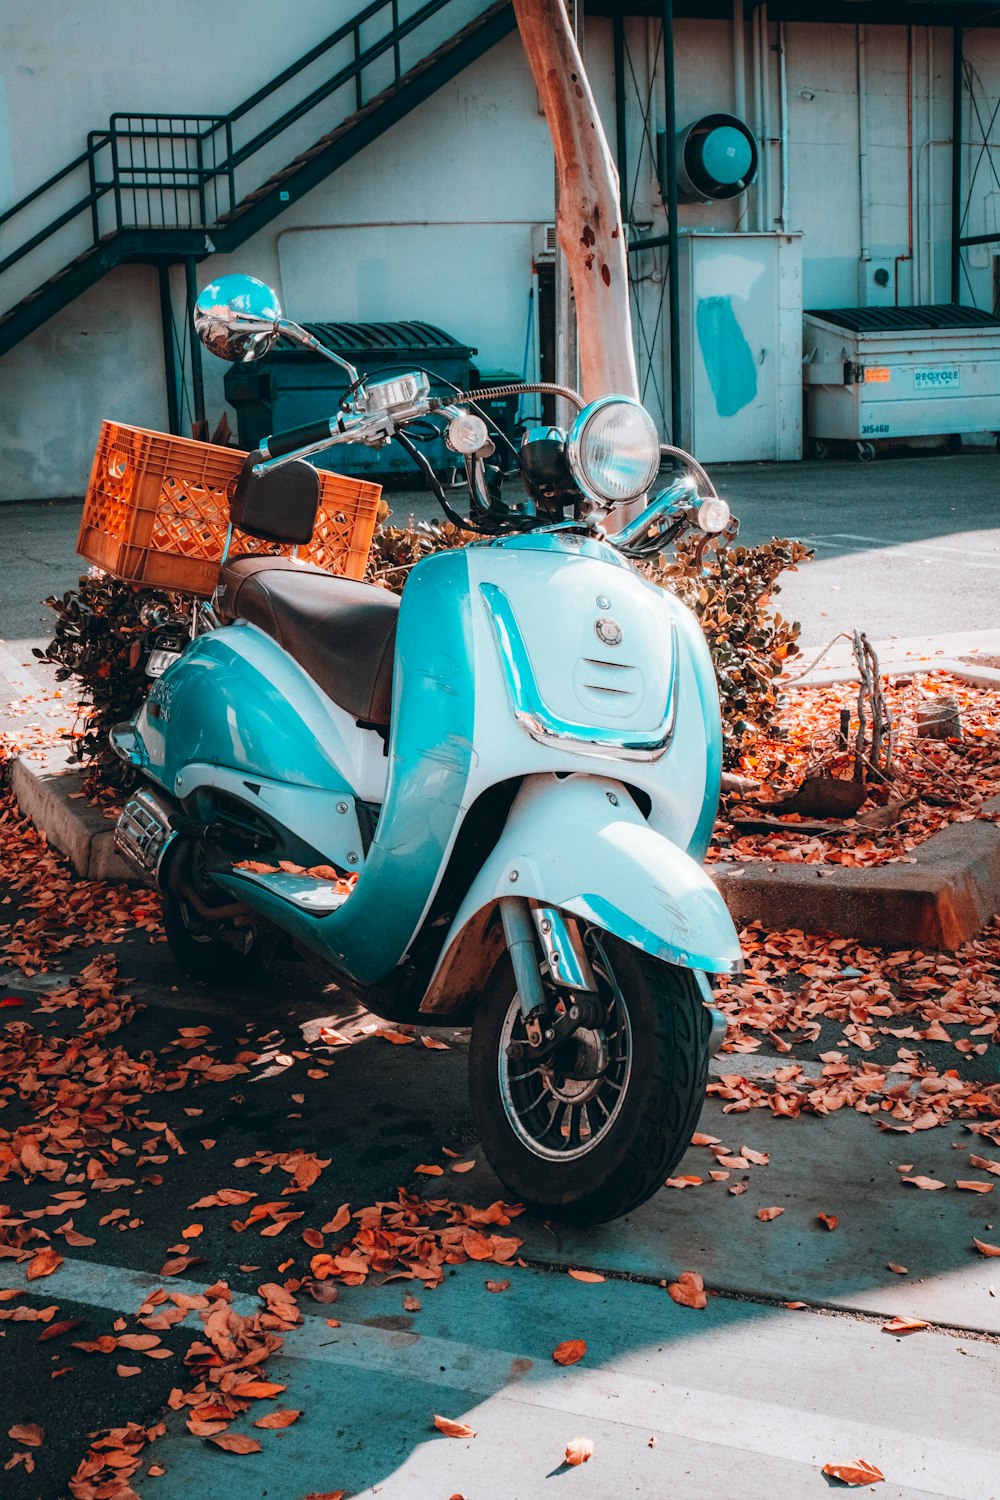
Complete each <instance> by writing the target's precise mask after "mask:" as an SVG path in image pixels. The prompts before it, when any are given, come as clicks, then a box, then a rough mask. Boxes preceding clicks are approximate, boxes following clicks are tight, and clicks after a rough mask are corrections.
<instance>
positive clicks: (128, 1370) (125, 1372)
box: [115, 1365, 142, 1380]
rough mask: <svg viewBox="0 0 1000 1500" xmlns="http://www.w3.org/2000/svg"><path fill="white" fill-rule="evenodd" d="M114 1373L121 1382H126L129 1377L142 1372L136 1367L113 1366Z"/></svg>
mask: <svg viewBox="0 0 1000 1500" xmlns="http://www.w3.org/2000/svg"><path fill="white" fill-rule="evenodd" d="M115 1373H116V1374H118V1375H120V1376H121V1377H122V1379H123V1380H127V1379H128V1378H129V1376H130V1375H139V1374H141V1373H142V1372H141V1370H140V1369H139V1366H138V1365H115Z"/></svg>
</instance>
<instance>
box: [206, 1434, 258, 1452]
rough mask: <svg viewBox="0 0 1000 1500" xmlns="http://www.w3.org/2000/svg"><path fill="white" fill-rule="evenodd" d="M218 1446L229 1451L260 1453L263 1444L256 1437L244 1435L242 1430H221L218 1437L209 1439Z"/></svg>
mask: <svg viewBox="0 0 1000 1500" xmlns="http://www.w3.org/2000/svg"><path fill="white" fill-rule="evenodd" d="M208 1441H209V1442H210V1443H214V1444H215V1446H216V1447H217V1448H223V1449H224V1450H225V1451H226V1452H227V1453H260V1452H261V1446H260V1444H259V1443H258V1441H257V1439H256V1438H252V1437H244V1435H243V1433H242V1432H220V1433H218V1435H217V1436H216V1437H210V1438H209V1439H208Z"/></svg>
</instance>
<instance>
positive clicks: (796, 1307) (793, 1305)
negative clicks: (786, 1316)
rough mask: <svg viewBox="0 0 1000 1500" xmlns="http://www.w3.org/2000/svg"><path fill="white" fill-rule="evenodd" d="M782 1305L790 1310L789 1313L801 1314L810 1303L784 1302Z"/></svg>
mask: <svg viewBox="0 0 1000 1500" xmlns="http://www.w3.org/2000/svg"><path fill="white" fill-rule="evenodd" d="M781 1305H782V1307H787V1308H788V1310H789V1312H801V1311H802V1309H803V1308H804V1307H808V1306H809V1303H808V1302H783V1303H782V1304H781Z"/></svg>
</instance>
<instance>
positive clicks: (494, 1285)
mask: <svg viewBox="0 0 1000 1500" xmlns="http://www.w3.org/2000/svg"><path fill="white" fill-rule="evenodd" d="M509 1286H510V1282H509V1281H507V1280H504V1281H488V1282H487V1283H486V1290H487V1291H488V1292H505V1291H506V1290H507V1288H508V1287H509Z"/></svg>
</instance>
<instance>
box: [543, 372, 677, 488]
mask: <svg viewBox="0 0 1000 1500" xmlns="http://www.w3.org/2000/svg"><path fill="white" fill-rule="evenodd" d="M566 454H567V457H568V459H569V466H570V469H571V470H572V473H573V477H574V479H575V480H576V482H577V484H578V485H579V486H580V488H581V490H583V492H584V494H586V495H589V496H590V498H591V499H594V500H599V501H601V502H602V503H603V504H605V505H614V504H615V503H616V502H619V501H624V500H637V499H638V498H639V496H640V495H644V494H645V493H646V492H647V490H648V489H649V487H650V485H651V484H652V483H653V480H654V479H655V478H656V474H657V471H658V469H659V467H660V438H659V434H658V432H657V430H656V425H655V423H654V422H653V419H652V417H651V416H650V415H649V413H648V412H647V411H646V409H645V407H644V406H641V405H640V404H639V402H638V401H634V400H632V398H631V397H629V396H602V397H601V399H600V400H599V401H592V402H591V403H590V405H589V406H585V407H584V409H583V411H581V412H580V414H579V416H578V417H577V419H576V421H575V422H574V423H573V426H572V427H571V428H570V431H569V437H568V438H567V442H566Z"/></svg>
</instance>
